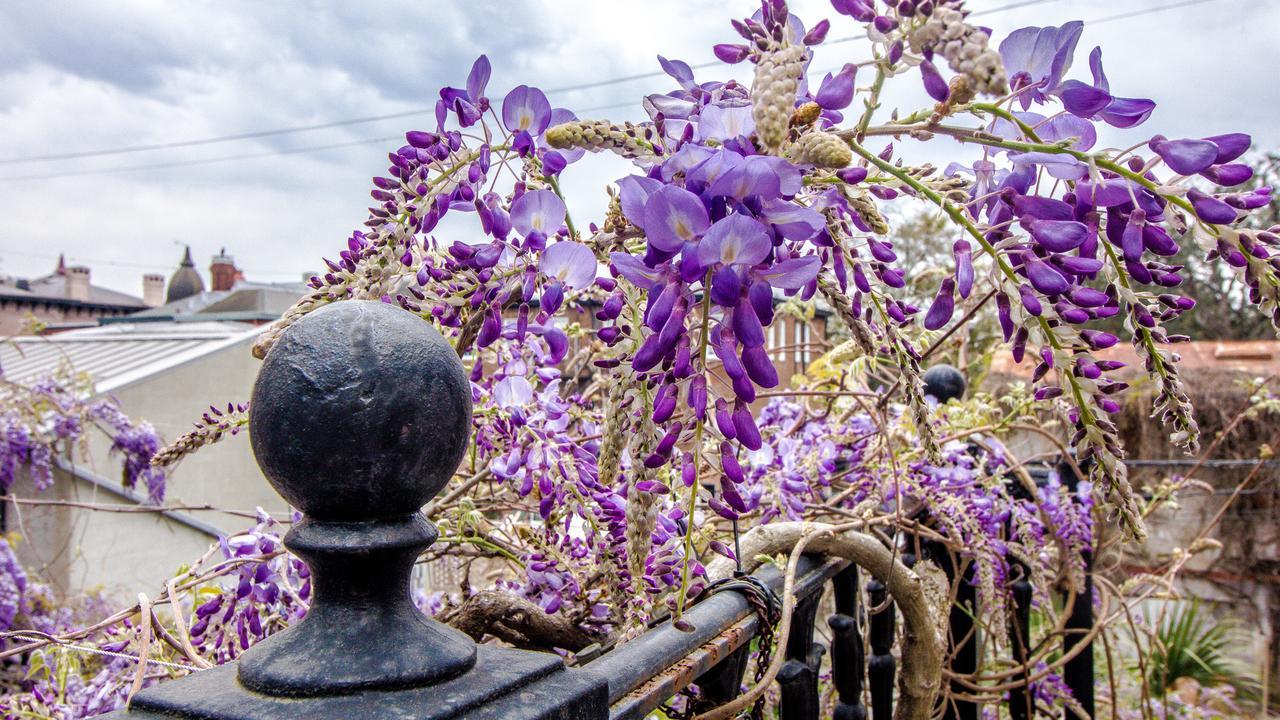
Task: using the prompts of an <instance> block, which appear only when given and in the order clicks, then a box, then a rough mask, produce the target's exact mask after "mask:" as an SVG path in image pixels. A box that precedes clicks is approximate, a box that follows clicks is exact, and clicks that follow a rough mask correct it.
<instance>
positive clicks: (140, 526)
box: [6, 340, 288, 598]
mask: <svg viewBox="0 0 1280 720" xmlns="http://www.w3.org/2000/svg"><path fill="white" fill-rule="evenodd" d="M259 364H260V363H259V362H258V361H257V360H254V359H253V357H252V356H251V355H250V354H249V341H248V340H246V341H245V342H244V343H239V344H236V345H233V346H231V347H227V348H224V349H222V350H220V351H218V352H216V353H211V354H210V355H207V356H204V357H202V358H199V359H196V360H194V361H191V362H188V363H185V364H182V365H178V366H175V367H173V368H170V369H168V370H164V371H162V372H159V373H156V374H154V375H151V376H148V377H146V378H144V379H142V380H139V381H137V382H135V383H133V384H130V385H127V386H123V387H120V388H116V389H114V390H112V391H111V392H110V394H112V395H114V396H115V397H117V398H118V399H119V401H120V404H121V406H122V408H123V409H124V411H125V413H127V414H128V415H129V417H131V418H133V419H135V420H143V419H145V420H147V421H149V422H151V423H152V424H153V425H154V426H155V427H156V428H157V429H158V430H159V431H160V433H161V434H162V435H163V437H164V439H165V440H166V441H171V440H173V439H175V438H177V437H178V436H179V435H181V434H182V433H184V432H186V431H187V430H189V429H191V424H192V421H194V420H196V419H198V418H199V417H200V415H201V413H202V412H203V411H204V410H205V409H207V408H208V406H209V404H210V403H224V404H225V403H226V402H228V401H237V402H244V401H246V400H247V399H248V398H249V394H250V391H251V389H252V386H253V380H254V378H255V377H256V375H257V370H258V366H259ZM109 451H110V442H109V440H108V439H107V438H106V437H105V436H103V435H102V434H101V433H94V435H93V437H92V441H91V442H90V444H89V452H88V456H87V457H84V456H81V455H80V454H79V453H77V454H76V462H77V464H78V465H79V466H80V467H81V468H83V469H84V470H85V471H87V472H89V473H91V474H93V475H96V476H98V477H100V478H102V479H104V480H106V481H108V482H111V483H117V484H118V483H119V482H120V463H119V461H118V458H115V457H112V456H111V455H110V452H109ZM143 492H145V490H143ZM14 493H15V494H16V495H17V496H19V497H28V498H38V499H61V500H69V501H74V502H79V503H99V504H121V503H127V502H128V501H127V500H125V499H123V498H121V497H119V496H116V495H113V494H112V493H110V492H109V491H107V490H105V489H103V488H101V487H98V486H96V485H94V484H92V483H89V482H86V481H84V480H81V479H77V478H75V477H74V476H72V475H71V474H70V473H67V472H63V471H59V472H58V473H57V477H56V482H55V484H54V487H53V488H52V489H50V490H47V491H44V492H37V491H36V490H35V488H34V487H33V486H32V485H31V483H30V481H29V479H24V480H22V481H21V482H20V483H18V484H16V485H15V486H14ZM165 504H166V505H169V506H175V505H213V506H216V507H219V508H227V509H233V510H241V511H246V512H250V513H252V512H253V511H254V509H255V508H256V507H258V506H261V507H263V508H264V509H266V510H268V511H271V512H280V513H283V512H286V511H287V510H288V506H287V505H286V504H285V502H284V501H283V500H282V499H281V498H280V497H279V496H278V495H276V494H275V492H274V491H272V490H271V488H270V486H269V485H268V484H267V482H266V480H265V478H263V477H262V474H261V472H260V471H259V470H258V467H257V464H256V463H255V462H254V460H253V452H252V450H251V448H250V446H249V438H248V435H247V433H242V434H240V435H237V436H234V437H228V438H226V439H225V440H224V441H223V442H221V443H219V444H217V445H214V446H211V447H207V448H204V449H203V450H201V451H200V452H197V453H195V454H194V455H190V456H188V457H187V458H185V459H184V460H183V461H182V462H181V463H180V464H179V465H178V466H177V467H176V468H174V470H173V472H172V475H171V477H170V480H169V484H168V493H167V495H166V498H165ZM186 514H188V515H190V516H191V517H193V518H195V519H197V520H199V521H201V522H203V523H207V524H208V525H211V526H213V528H216V529H217V530H220V531H222V532H224V533H234V532H237V531H240V530H243V529H245V528H247V527H249V526H250V525H251V524H252V523H253V520H251V519H248V518H244V517H237V516H233V515H228V514H225V513H220V512H208V511H199V510H191V511H188V512H187V513H186ZM19 516H20V517H19ZM6 526H7V529H8V530H17V531H18V532H19V533H21V534H23V535H24V536H25V537H24V541H23V542H21V543H20V544H19V546H18V549H19V552H20V554H21V557H22V558H23V560H24V562H25V563H26V564H27V565H28V566H29V567H31V568H33V569H43V570H44V571H45V574H46V575H47V576H48V578H49V580H50V581H52V582H54V583H55V585H56V587H57V588H58V589H59V590H62V591H81V590H91V589H95V588H99V587H104V588H107V589H109V590H111V591H113V592H117V593H119V594H121V596H122V597H123V598H130V597H133V596H135V595H136V594H137V593H138V592H147V593H154V592H155V591H156V589H157V588H158V587H159V584H160V583H161V582H163V581H164V580H165V579H166V578H168V577H170V576H172V574H173V573H174V571H175V570H176V569H177V568H178V567H179V566H181V565H182V564H184V563H189V562H191V561H193V560H195V559H196V558H198V557H199V556H200V555H201V554H202V553H203V552H204V551H205V550H206V549H207V548H208V547H209V544H210V543H211V542H213V541H214V539H215V538H214V537H213V536H211V535H210V534H208V533H204V532H201V531H200V530H198V529H195V528H192V527H188V526H185V525H183V524H181V523H179V522H176V521H175V520H173V519H169V518H165V517H163V516H161V515H158V514H155V513H130V514H125V513H108V512H97V511H90V510H86V509H81V508H69V507H51V506H30V505H27V506H23V507H21V508H18V509H17V510H16V511H15V509H14V508H13V507H12V506H9V507H8V508H6Z"/></svg>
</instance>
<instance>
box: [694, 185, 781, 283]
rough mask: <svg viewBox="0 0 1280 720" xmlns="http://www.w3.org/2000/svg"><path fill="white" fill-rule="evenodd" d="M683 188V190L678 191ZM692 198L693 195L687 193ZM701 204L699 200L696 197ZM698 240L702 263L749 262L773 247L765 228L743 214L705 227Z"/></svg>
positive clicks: (732, 263)
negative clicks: (705, 229) (707, 227)
mask: <svg viewBox="0 0 1280 720" xmlns="http://www.w3.org/2000/svg"><path fill="white" fill-rule="evenodd" d="M681 192H686V191H681ZM687 194H688V195H690V196H691V197H694V198H695V200H696V198H697V196H695V195H693V194H692V193H687ZM698 206H699V207H701V206H702V204H701V201H698ZM706 232H707V235H706V237H705V238H703V239H702V242H700V243H699V244H698V261H699V262H700V263H702V265H703V266H707V265H711V264H713V263H717V262H718V263H723V264H725V265H746V266H751V265H755V264H757V263H759V262H760V261H761V260H764V259H765V257H767V256H768V255H769V250H770V249H772V247H773V242H772V240H771V239H770V236H769V230H768V229H767V228H765V226H764V225H762V224H761V223H760V221H758V220H754V219H752V218H750V217H747V216H746V215H741V214H735V215H730V216H729V217H726V218H724V219H722V220H717V221H716V222H715V224H713V225H712V226H711V228H710V229H709V230H707V231H706Z"/></svg>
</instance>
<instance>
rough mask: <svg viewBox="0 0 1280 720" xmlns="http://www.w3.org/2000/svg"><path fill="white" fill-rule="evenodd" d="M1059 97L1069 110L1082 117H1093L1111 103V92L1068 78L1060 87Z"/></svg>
mask: <svg viewBox="0 0 1280 720" xmlns="http://www.w3.org/2000/svg"><path fill="white" fill-rule="evenodd" d="M1058 97H1059V98H1060V99H1061V100H1062V106H1063V107H1064V108H1066V109H1067V112H1069V113H1071V114H1072V115H1076V116H1078V117H1082V118H1091V117H1093V116H1095V115H1097V114H1098V113H1100V112H1102V111H1103V110H1104V109H1105V108H1106V107H1107V106H1108V105H1110V104H1111V101H1112V97H1111V93H1109V92H1107V91H1106V90H1103V89H1102V88H1099V87H1095V86H1093V85H1089V84H1087V83H1083V82H1081V81H1079V80H1068V81H1066V82H1064V83H1062V85H1061V86H1060V87H1059V88H1058Z"/></svg>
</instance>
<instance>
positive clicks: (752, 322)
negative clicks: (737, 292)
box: [733, 298, 764, 347]
mask: <svg viewBox="0 0 1280 720" xmlns="http://www.w3.org/2000/svg"><path fill="white" fill-rule="evenodd" d="M733 332H734V334H735V335H737V336H738V341H739V342H741V343H742V344H743V345H745V346H747V347H763V346H764V328H763V327H762V326H761V325H760V318H759V316H757V315H756V312H755V309H754V308H752V307H751V301H750V300H748V299H747V298H742V299H740V300H738V305H737V307H735V308H734V310H733Z"/></svg>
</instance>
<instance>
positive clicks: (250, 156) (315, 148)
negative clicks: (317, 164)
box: [0, 135, 403, 182]
mask: <svg viewBox="0 0 1280 720" xmlns="http://www.w3.org/2000/svg"><path fill="white" fill-rule="evenodd" d="M397 140H403V136H401V135H391V136H388V137H377V138H365V139H363V140H351V141H349V142H340V143H330V144H328V145H308V146H306V147H298V148H289V149H286V150H266V151H263V152H256V153H244V154H242V155H227V156H225V157H216V158H203V159H200V160H177V161H174V162H164V163H150V164H147V165H125V166H123V167H109V168H97V169H90V170H70V171H67V172H60V173H53V174H44V175H14V176H11V177H0V182H18V181H20V180H47V179H50V178H58V177H80V176H84V175H108V174H112V173H118V172H132V171H134V170H158V169H161V168H175V167H188V166H191V165H211V164H213V163H224V162H233V161H237V160H256V159H258V158H265V157H275V156H277V155H300V154H303V153H313V152H320V151H322V150H336V149H338V148H348V147H355V146H357V145H372V144H374V143H385V142H393V141H397Z"/></svg>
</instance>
